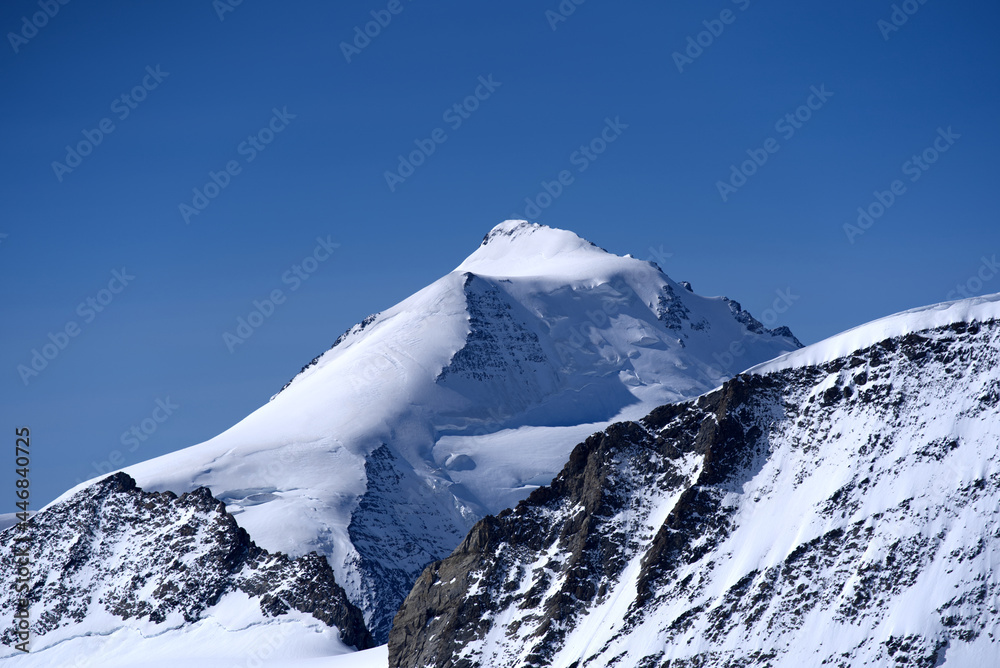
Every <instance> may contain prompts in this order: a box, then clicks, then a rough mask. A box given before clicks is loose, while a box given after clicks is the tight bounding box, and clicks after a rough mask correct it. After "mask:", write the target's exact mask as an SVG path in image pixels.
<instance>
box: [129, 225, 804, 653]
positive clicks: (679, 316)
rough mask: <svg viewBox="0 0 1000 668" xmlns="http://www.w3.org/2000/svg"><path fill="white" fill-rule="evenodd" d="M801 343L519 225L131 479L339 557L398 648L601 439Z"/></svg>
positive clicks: (255, 534)
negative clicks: (450, 580) (240, 414)
mask: <svg viewBox="0 0 1000 668" xmlns="http://www.w3.org/2000/svg"><path fill="white" fill-rule="evenodd" d="M799 346H800V344H799V343H798V341H797V340H795V338H794V337H793V336H792V335H791V333H790V332H788V330H787V329H784V328H781V329H779V330H769V329H767V328H765V327H764V326H763V325H761V323H759V322H758V321H756V320H755V319H754V318H752V317H751V316H750V315H749V314H748V313H746V312H745V311H743V310H742V309H741V308H740V306H739V304H737V303H736V302H733V301H731V300H728V299H725V298H722V297H715V298H707V297H702V296H699V295H697V294H694V293H693V292H691V291H690V290H688V289H686V288H685V287H682V286H681V285H679V284H677V283H675V282H674V281H672V280H671V279H670V278H668V277H667V276H666V275H664V274H663V273H662V272H661V271H660V269H659V268H658V267H657V266H656V265H653V264H651V263H649V262H643V261H640V260H636V259H634V258H631V257H618V256H615V255H612V254H610V253H608V252H606V251H604V250H602V249H600V248H598V247H596V246H594V245H593V244H591V243H589V242H587V241H585V240H583V239H581V238H580V237H578V236H576V235H575V234H573V233H571V232H566V231H562V230H556V229H551V228H548V227H544V226H540V225H535V224H530V223H526V222H524V221H507V222H505V223H502V224H501V225H499V226H497V227H496V228H494V229H493V230H492V231H491V232H490V233H489V234H488V235H487V236H486V238H485V239H484V240H483V243H482V245H481V246H480V247H479V249H478V250H476V251H475V252H474V253H473V254H472V255H471V256H469V257H468V258H467V259H466V260H465V261H464V262H463V263H462V264H461V265H460V266H459V267H458V268H456V269H455V270H454V271H452V272H451V273H449V274H447V275H446V276H444V277H443V278H441V279H440V280H438V281H436V282H434V283H433V284H431V285H429V286H427V287H426V288H424V289H423V290H420V291H419V292H417V293H416V294H414V295H413V296H411V297H409V298H408V299H406V300H404V301H402V302H400V303H399V304H397V305H396V306H393V307H392V308H390V309H388V310H386V311H383V312H381V313H378V314H375V315H373V316H370V317H368V318H366V319H365V320H364V321H363V322H361V323H359V324H358V325H355V326H354V327H352V328H351V329H350V330H348V331H347V332H346V333H345V334H344V335H343V336H341V337H340V338H339V339H338V340H337V342H336V343H335V344H334V346H333V347H332V348H331V349H330V350H328V351H327V352H326V353H324V354H322V355H320V356H319V357H317V358H316V359H315V360H313V362H312V363H310V364H309V365H308V366H307V367H305V368H303V370H302V372H301V373H299V374H298V375H297V376H295V377H294V378H293V379H292V380H291V381H290V383H289V384H288V385H286V386H285V388H283V390H282V391H281V392H279V393H278V394H277V395H275V396H274V397H273V398H272V400H271V401H270V402H269V403H268V404H266V405H265V406H263V407H261V408H260V409H258V410H257V411H255V412H254V413H252V414H251V415H249V416H248V417H247V418H246V419H244V420H243V421H242V422H240V423H239V424H237V425H235V426H234V427H232V428H231V429H229V430H228V431H226V432H224V433H222V434H220V435H219V436H217V437H215V438H213V439H211V440H209V441H206V442H205V443H201V444H199V445H195V446H192V447H189V448H187V449H184V450H180V451H178V452H174V453H172V454H169V455H165V456H162V457H159V458H157V459H154V460H151V461H147V462H144V463H141V464H137V465H135V466H130V467H128V468H127V469H126V471H127V472H128V473H129V475H131V476H133V477H134V478H135V480H136V481H137V482H138V484H139V485H140V486H141V487H142V488H144V489H148V490H156V491H161V490H171V491H174V492H176V493H182V492H186V491H190V490H192V489H194V488H196V487H199V486H207V487H209V488H211V490H212V491H213V493H215V494H216V496H217V497H218V498H219V499H221V500H223V501H225V503H226V504H227V506H228V508H229V510H230V511H231V512H232V513H233V514H234V515H235V517H236V519H237V521H238V522H239V524H240V525H241V526H242V527H244V528H245V529H247V531H249V533H250V535H251V536H252V538H253V539H254V541H256V542H257V543H258V544H259V545H261V547H263V548H265V549H268V550H274V551H281V552H285V553H287V554H290V555H292V556H297V555H301V554H305V553H308V552H310V551H313V550H316V551H318V552H320V553H321V554H324V555H326V556H327V558H328V559H329V562H330V564H331V566H332V567H333V570H334V572H335V574H336V578H337V581H338V582H339V583H340V584H341V585H343V586H344V588H345V589H346V591H347V593H348V595H349V597H350V598H351V600H352V601H353V602H354V603H355V604H357V605H358V606H359V607H360V608H361V609H362V610H363V611H364V612H365V618H366V621H367V622H368V624H369V627H370V628H371V630H372V632H373V634H374V635H375V636H376V639H380V640H384V638H385V637H386V634H387V632H388V627H389V624H390V621H391V619H392V615H393V614H394V613H395V611H396V609H397V607H398V605H399V603H400V602H401V601H402V599H403V597H404V596H405V595H406V593H407V592H408V591H409V589H410V587H411V585H412V584H413V581H414V580H415V579H416V577H417V575H419V573H420V571H421V570H422V569H423V568H424V566H426V564H428V563H429V562H431V561H433V560H435V559H439V558H441V557H443V556H445V555H447V554H448V553H449V552H450V551H451V550H452V549H454V548H455V546H457V545H458V544H459V542H460V541H461V540H462V537H463V536H465V534H466V532H467V531H468V530H469V528H470V527H471V526H472V525H473V524H474V523H475V522H476V521H477V520H479V519H480V518H481V517H483V516H484V515H486V514H488V513H493V512H498V511H499V510H501V509H502V508H505V507H508V506H510V505H513V504H515V503H516V502H517V501H519V500H520V499H523V498H524V497H526V496H527V495H528V494H529V493H530V492H531V491H532V490H533V489H535V488H537V487H538V486H539V485H542V484H546V483H548V482H549V481H550V480H551V479H552V477H553V476H554V475H555V474H556V473H557V472H558V471H559V469H560V468H561V467H562V466H563V464H564V463H565V461H566V458H567V456H568V455H569V453H570V451H571V449H572V447H573V445H574V444H576V443H577V442H579V441H580V440H581V439H582V438H584V437H585V436H586V435H587V434H590V433H592V432H593V431H595V430H597V429H601V428H603V427H604V426H606V425H607V424H609V423H610V422H611V421H613V420H616V419H630V418H638V417H640V416H641V415H644V414H645V413H646V412H648V410H650V408H652V407H653V406H656V405H660V404H663V403H665V402H669V401H675V400H678V399H682V398H685V397H691V396H695V395H698V394H701V393H703V392H705V391H707V390H709V389H711V388H713V387H716V386H718V385H719V383H721V382H722V381H723V380H725V378H727V377H728V376H730V375H732V373H734V372H736V371H739V370H740V369H741V368H746V367H748V366H750V365H752V364H757V363H759V362H762V361H764V360H767V359H770V358H773V357H774V356H776V355H778V354H780V353H784V352H787V351H790V350H794V349H795V348H797V347H799ZM730 350H737V351H738V352H739V354H738V355H737V356H736V357H735V358H734V357H733V356H731V355H729V351H730ZM727 355H729V356H728V357H727ZM720 364H721V365H723V366H720ZM726 364H728V366H725V365H726Z"/></svg>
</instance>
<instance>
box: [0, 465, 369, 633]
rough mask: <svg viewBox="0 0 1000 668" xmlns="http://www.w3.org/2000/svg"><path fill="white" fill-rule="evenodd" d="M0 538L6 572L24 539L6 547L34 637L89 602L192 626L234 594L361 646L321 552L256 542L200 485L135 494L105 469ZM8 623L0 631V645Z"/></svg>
mask: <svg viewBox="0 0 1000 668" xmlns="http://www.w3.org/2000/svg"><path fill="white" fill-rule="evenodd" d="M0 535H2V536H3V541H2V545H0V569H2V571H0V572H3V573H13V572H15V570H16V569H15V568H14V563H15V553H14V549H15V548H14V546H15V543H14V542H13V539H14V538H15V537H21V536H24V537H27V538H28V540H27V541H26V542H24V543H17V544H16V545H17V546H18V547H19V548H22V549H24V548H26V549H27V552H28V555H29V561H30V563H31V568H30V571H31V588H30V591H29V593H28V599H29V601H30V602H31V604H32V605H33V606H36V607H37V608H39V609H41V610H43V613H42V614H41V616H40V617H39V619H37V620H34V621H33V624H32V633H33V634H34V635H36V636H43V635H45V634H47V633H49V632H51V631H53V630H54V629H57V628H61V627H65V626H69V625H72V624H74V623H78V622H82V621H84V619H85V617H86V615H87V614H88V613H89V612H90V607H91V606H92V605H93V604H95V603H96V604H98V605H100V606H101V607H102V608H103V609H104V610H105V611H106V612H108V613H110V614H111V615H113V616H115V617H119V618H121V619H122V620H128V619H148V620H149V621H152V622H156V623H162V622H164V621H165V620H167V618H168V617H171V616H173V615H176V614H180V615H181V616H182V617H183V619H184V621H185V622H187V623H193V622H196V621H198V620H199V619H201V618H202V617H203V616H204V614H205V612H206V611H207V610H208V609H209V608H211V607H212V606H214V605H215V604H216V603H218V602H219V601H220V600H221V599H222V597H223V596H225V595H227V594H230V593H233V592H243V593H245V594H247V595H249V596H250V597H251V599H254V600H256V602H257V605H259V606H260V609H261V612H262V613H263V614H264V615H265V616H268V617H277V616H280V615H282V614H285V613H286V612H288V611H289V610H298V611H300V612H304V613H307V614H311V615H312V616H313V617H315V618H316V619H318V620H320V621H321V622H323V623H324V624H326V625H328V626H336V627H337V628H339V629H340V632H341V638H342V639H343V641H344V642H345V643H346V644H348V645H352V646H354V647H357V648H359V649H361V648H366V647H371V646H372V645H373V643H372V638H371V635H370V634H369V633H368V630H367V629H366V628H365V624H364V620H363V618H362V615H361V611H360V610H359V609H358V608H357V607H355V606H354V605H352V604H351V603H350V602H349V601H348V600H347V596H346V594H345V593H344V590H343V589H342V588H341V587H340V586H339V585H338V584H337V583H336V582H335V581H334V576H333V571H332V569H331V568H330V565H329V564H328V563H327V561H326V559H325V558H324V557H321V556H319V555H317V554H316V553H315V552H313V553H310V554H308V555H305V556H303V557H299V558H298V559H290V558H289V557H287V556H286V555H284V554H281V553H268V552H267V551H265V550H263V549H261V548H260V547H258V546H257V545H256V544H255V543H254V542H253V541H252V540H251V539H250V536H249V534H248V533H247V532H246V531H245V530H244V529H243V528H242V527H240V526H239V525H237V524H236V520H235V519H234V518H233V516H232V515H230V514H229V513H228V512H226V507H225V504H224V503H222V502H221V501H219V500H217V499H215V498H213V497H212V494H211V492H210V491H209V490H208V488H205V487H200V488H198V489H196V490H194V491H192V492H188V493H186V494H182V495H181V496H179V497H178V496H176V495H175V494H173V493H171V492H144V491H143V490H141V489H139V488H138V487H137V486H136V483H135V480H133V479H132V478H131V477H130V476H128V475H126V474H125V473H115V474H114V475H111V476H109V477H107V478H105V479H103V480H101V481H100V482H98V483H95V484H94V485H92V486H90V487H88V488H86V489H84V490H81V491H80V492H77V493H76V494H74V495H73V496H71V497H70V498H68V499H66V500H65V501H62V502H60V503H58V504H55V505H53V506H52V507H50V508H47V509H46V510H43V511H42V512H39V513H38V514H37V515H35V516H34V517H32V518H31V520H30V521H29V522H28V523H27V524H26V525H24V526H18V527H12V528H10V529H8V530H6V531H4V532H3V533H2V534H0ZM13 596H14V594H13V588H12V587H4V588H3V591H2V592H0V609H2V610H4V612H5V613H7V614H9V613H10V612H11V611H12V610H13V606H14V601H13ZM10 628H11V625H10V624H5V625H4V630H3V631H0V633H2V634H3V635H0V641H2V642H4V643H5V644H12V640H13V637H12V632H11V631H10Z"/></svg>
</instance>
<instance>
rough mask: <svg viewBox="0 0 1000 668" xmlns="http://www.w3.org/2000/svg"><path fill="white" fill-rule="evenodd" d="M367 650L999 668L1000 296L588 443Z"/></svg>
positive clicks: (461, 662) (621, 662) (520, 660)
mask: <svg viewBox="0 0 1000 668" xmlns="http://www.w3.org/2000/svg"><path fill="white" fill-rule="evenodd" d="M389 664H390V666H392V667H394V668H398V667H401V666H420V667H421V668H425V667H432V666H442V667H443V666H449V667H452V668H471V667H473V666H484V667H486V666H488V667H490V668H501V667H508V666H510V667H513V666H518V667H520V666H553V667H555V668H577V667H582V666H587V667H588V668H598V667H604V666H608V667H610V666H619V667H620V666H641V667H647V668H652V667H656V668H660V667H667V666H669V668H677V667H685V668H688V667H694V666H698V667H699V668H723V667H726V668H730V667H736V666H740V667H749V666H769V667H771V668H793V667H794V668H800V667H801V666H821V665H823V666H836V667H839V668H853V667H856V666H889V665H893V666H904V665H905V666H913V667H919V668H924V667H926V668H931V667H933V666H947V667H949V668H980V667H984V666H997V665H1000V295H994V296H992V297H988V298H979V299H972V300H966V301H962V302H954V303H948V304H941V305H937V306H933V307H930V308H926V309H918V310H915V311H910V312H906V313H902V314H898V315H896V316H892V317H890V318H885V319H883V320H879V321H876V322H874V323H870V324H869V325H865V326H863V327H860V328H857V329H854V330H851V331H849V332H846V333H844V334H842V335H839V336H836V337H833V338H832V339H829V340H827V341H824V342H821V343H819V344H816V345H814V346H810V347H807V348H804V349H803V350H800V351H797V352H793V353H790V354H788V355H786V356H784V357H782V358H779V359H777V360H775V361H773V362H769V363H766V364H763V365H761V366H759V367H757V368H756V369H754V370H753V372H752V373H747V374H741V375H740V376H737V377H736V378H734V379H732V380H730V381H729V382H727V383H726V384H725V385H723V387H722V388H721V389H718V390H715V391H713V392H710V393H708V394H705V395H703V396H701V397H699V398H697V399H695V400H691V401H687V402H682V403H678V404H673V405H667V406H663V407H661V408H658V409H656V410H654V411H653V412H651V413H650V414H649V415H648V416H647V417H646V418H644V419H643V420H641V421H640V422H625V423H620V424H616V425H613V426H611V427H610V428H608V429H607V430H605V431H604V432H602V433H598V434H596V435H594V436H592V437H590V438H588V439H587V440H586V441H585V442H583V443H582V444H580V445H579V446H577V447H576V448H575V449H574V451H573V453H572V456H571V457H570V459H569V462H568V464H567V465H566V467H565V468H564V469H563V470H562V472H561V473H560V474H559V476H558V477H557V478H556V479H555V480H554V481H553V483H552V485H551V486H549V487H543V488H540V489H538V490H536V491H535V492H533V493H532V494H531V495H530V497H529V498H528V499H527V500H525V501H524V502H522V503H520V504H519V505H518V506H517V508H516V509H514V510H512V511H511V510H506V511H504V512H502V513H500V514H499V515H497V516H495V517H494V516H490V517H487V518H485V519H484V520H482V521H481V522H480V523H479V524H477V526H476V527H475V528H474V529H473V530H472V531H471V532H470V533H469V535H468V536H467V537H466V539H465V540H464V542H463V543H462V545H461V546H460V547H459V548H458V549H456V551H455V552H454V553H453V554H452V555H451V556H449V557H448V558H447V559H445V560H443V561H441V562H437V563H435V564H433V565H431V566H429V567H428V568H427V569H426V570H425V571H424V573H423V574H422V575H421V577H420V578H419V579H418V581H417V583H416V585H415V586H414V589H413V591H412V592H411V593H410V595H409V596H408V597H407V599H406V601H405V602H404V604H403V606H402V607H401V609H400V611H399V613H398V615H397V617H396V619H395V624H394V627H393V629H392V631H391V633H390V637H389Z"/></svg>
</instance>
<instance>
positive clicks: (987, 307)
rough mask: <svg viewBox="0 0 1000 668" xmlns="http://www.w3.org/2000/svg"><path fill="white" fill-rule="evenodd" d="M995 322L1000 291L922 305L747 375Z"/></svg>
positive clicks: (999, 313) (765, 364)
mask: <svg viewBox="0 0 1000 668" xmlns="http://www.w3.org/2000/svg"><path fill="white" fill-rule="evenodd" d="M994 319H1000V292H998V293H996V294H992V295H984V296H981V297H972V298H969V299H959V300H957V301H951V302H941V303H940V304H932V305H930V306H921V307H919V308H914V309H910V310H908V311H902V312H900V313H896V314H894V315H890V316H886V317H885V318H879V319H878V320H873V321H871V322H868V323H865V324H864V325H860V326H858V327H854V328H852V329H849V330H847V331H845V332H841V333H840V334H835V335H834V336H831V337H830V338H828V339H824V340H822V341H819V342H818V343H814V344H812V345H810V346H806V347H805V348H800V349H798V350H795V351H792V352H790V353H786V354H784V355H781V356H779V357H777V358H775V359H773V360H768V361H767V362H763V363H761V364H758V365H757V366H754V367H753V368H751V369H748V370H747V373H756V374H765V373H769V372H771V371H778V370H780V369H791V368H795V367H803V366H811V365H815V364H822V363H823V362H829V361H831V360H835V359H838V358H840V357H845V356H847V355H849V354H851V353H852V352H854V351H855V350H861V349H863V348H866V347H868V346H870V345H872V344H875V343H878V342H879V341H884V340H885V339H890V338H894V337H898V336H905V335H907V334H912V333H916V332H923V331H927V330H931V329H935V328H937V327H944V326H946V325H950V324H952V323H957V322H985V321H987V320H994Z"/></svg>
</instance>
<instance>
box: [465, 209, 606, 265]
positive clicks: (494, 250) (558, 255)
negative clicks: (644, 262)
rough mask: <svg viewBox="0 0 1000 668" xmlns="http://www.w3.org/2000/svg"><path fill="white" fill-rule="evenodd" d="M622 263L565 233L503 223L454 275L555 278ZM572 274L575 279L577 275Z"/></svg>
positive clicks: (534, 225)
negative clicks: (609, 262) (569, 271)
mask: <svg viewBox="0 0 1000 668" xmlns="http://www.w3.org/2000/svg"><path fill="white" fill-rule="evenodd" d="M611 258H614V259H615V260H622V259H623V258H619V257H617V256H614V255H612V254H610V253H608V252H607V251H605V250H603V249H601V248H598V247H597V246H595V245H594V244H593V243H591V242H589V241H587V240H586V239H583V238H582V237H580V236H578V235H576V234H575V233H573V232H570V231H568V230H560V229H557V228H553V227H548V226H547V225H540V224H538V223H529V222H528V221H526V220H506V221H504V222H502V223H500V224H499V225H497V226H496V227H494V228H493V229H492V230H490V231H489V233H488V234H487V235H486V236H485V237H484V238H483V243H482V244H481V245H480V246H479V248H478V249H476V251H475V252H474V253H473V254H472V255H470V256H469V257H468V258H466V259H465V261H464V262H462V264H460V265H459V266H458V267H457V268H456V269H455V271H456V272H472V273H476V274H484V275H488V276H506V277H515V276H535V275H553V276H558V275H559V274H561V273H564V272H565V271H566V270H567V269H569V268H571V267H572V266H573V265H574V264H580V263H582V264H583V265H584V266H583V270H584V271H587V270H589V269H592V267H593V264H594V263H595V262H598V263H599V262H601V261H603V260H608V259H611ZM572 273H573V274H577V275H579V272H578V271H573V272H572Z"/></svg>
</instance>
